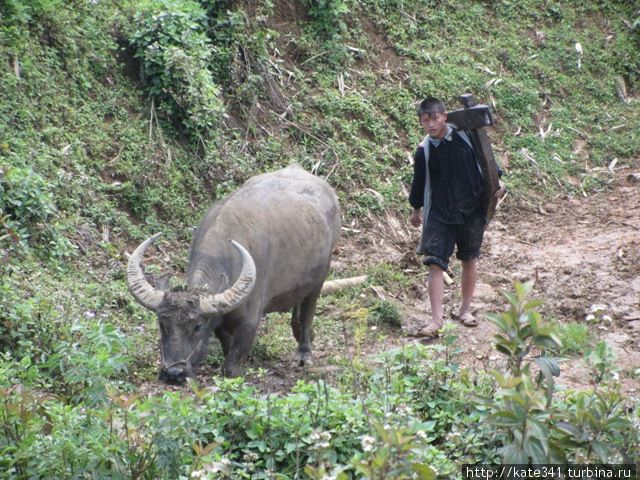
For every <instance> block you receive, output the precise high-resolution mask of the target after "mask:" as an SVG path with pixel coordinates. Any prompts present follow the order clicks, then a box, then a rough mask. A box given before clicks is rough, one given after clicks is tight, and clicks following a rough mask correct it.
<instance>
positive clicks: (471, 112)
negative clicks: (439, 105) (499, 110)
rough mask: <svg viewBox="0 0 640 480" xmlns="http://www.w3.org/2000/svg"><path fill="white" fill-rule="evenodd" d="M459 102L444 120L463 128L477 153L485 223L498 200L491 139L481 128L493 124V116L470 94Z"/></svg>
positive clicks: (498, 182) (497, 182)
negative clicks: (457, 106)
mask: <svg viewBox="0 0 640 480" xmlns="http://www.w3.org/2000/svg"><path fill="white" fill-rule="evenodd" d="M460 102H461V103H462V105H463V106H464V108H463V109H460V110H455V111H453V112H449V113H448V115H447V121H448V122H450V123H453V124H454V125H455V126H456V127H457V128H458V129H460V130H466V131H467V132H468V133H469V137H470V138H471V143H472V144H473V148H474V149H475V151H476V155H478V161H479V163H480V169H481V170H482V186H483V191H482V207H483V209H484V211H485V216H486V218H487V223H488V222H489V221H491V219H492V218H493V215H494V213H495V211H496V205H497V203H498V199H497V198H496V192H497V191H498V189H499V188H500V178H499V175H498V164H497V163H496V159H495V157H494V155H493V148H492V147H491V139H490V138H489V135H487V132H486V130H485V127H488V126H490V125H493V117H492V116H491V109H490V108H489V106H488V105H481V104H480V105H479V104H477V103H476V101H475V99H474V98H473V95H471V94H470V93H465V94H464V95H461V96H460Z"/></svg>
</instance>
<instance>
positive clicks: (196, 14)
mask: <svg viewBox="0 0 640 480" xmlns="http://www.w3.org/2000/svg"><path fill="white" fill-rule="evenodd" d="M155 7H156V8H154V9H151V10H149V11H146V12H143V13H138V14H137V15H136V30H135V31H134V32H132V33H131V35H130V42H131V44H132V46H133V47H134V49H135V57H136V58H139V59H140V60H141V62H142V66H143V72H144V78H145V85H144V86H145V91H146V92H148V93H149V94H150V95H151V96H152V97H154V98H157V99H158V100H159V106H160V107H161V108H162V109H164V111H165V113H166V115H167V117H168V118H169V119H177V120H178V122H179V125H181V126H182V128H183V129H184V131H185V132H186V133H188V134H189V135H191V136H193V137H195V138H196V139H199V140H200V141H207V140H209V139H211V138H212V135H213V134H214V133H215V129H216V128H217V127H218V126H219V123H220V121H221V120H222V116H223V114H224V105H223V103H222V100H221V98H220V88H219V86H218V85H217V84H216V83H215V81H214V79H213V78H212V76H211V73H210V71H209V69H208V65H209V62H210V61H211V44H210V42H209V40H208V38H207V36H206V34H205V28H206V25H207V23H206V15H205V11H204V10H203V9H202V8H201V7H200V5H199V4H198V3H196V2H179V3H177V2H172V1H167V2H158V5H157V6H155Z"/></svg>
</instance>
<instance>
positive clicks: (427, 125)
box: [420, 112, 447, 139]
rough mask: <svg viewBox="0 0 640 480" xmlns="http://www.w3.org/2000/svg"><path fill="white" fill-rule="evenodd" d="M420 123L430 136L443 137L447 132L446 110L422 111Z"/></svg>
mask: <svg viewBox="0 0 640 480" xmlns="http://www.w3.org/2000/svg"><path fill="white" fill-rule="evenodd" d="M420 125H422V128H423V129H424V133H427V134H429V135H430V136H431V137H432V138H438V139H440V138H443V137H444V136H445V135H446V133H447V112H438V113H423V114H422V115H420Z"/></svg>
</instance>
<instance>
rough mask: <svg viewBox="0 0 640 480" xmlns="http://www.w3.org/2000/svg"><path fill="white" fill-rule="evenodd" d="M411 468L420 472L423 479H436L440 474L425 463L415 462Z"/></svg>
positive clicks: (419, 474) (419, 475)
mask: <svg viewBox="0 0 640 480" xmlns="http://www.w3.org/2000/svg"><path fill="white" fill-rule="evenodd" d="M411 468H412V469H413V471H414V472H416V473H417V474H418V478H419V479H421V480H434V479H435V478H437V476H438V473H437V472H436V471H435V470H434V469H433V468H431V467H430V466H429V465H425V464H424V463H413V464H412V465H411Z"/></svg>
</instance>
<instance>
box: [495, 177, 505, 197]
mask: <svg viewBox="0 0 640 480" xmlns="http://www.w3.org/2000/svg"><path fill="white" fill-rule="evenodd" d="M499 187H500V188H498V190H496V195H495V197H496V198H497V199H498V200H500V199H501V198H502V197H504V196H505V195H506V194H507V187H505V185H504V183H502V181H500V184H499Z"/></svg>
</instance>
